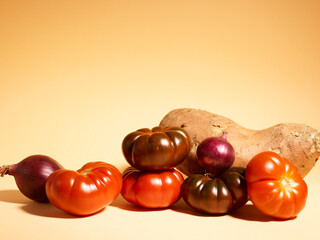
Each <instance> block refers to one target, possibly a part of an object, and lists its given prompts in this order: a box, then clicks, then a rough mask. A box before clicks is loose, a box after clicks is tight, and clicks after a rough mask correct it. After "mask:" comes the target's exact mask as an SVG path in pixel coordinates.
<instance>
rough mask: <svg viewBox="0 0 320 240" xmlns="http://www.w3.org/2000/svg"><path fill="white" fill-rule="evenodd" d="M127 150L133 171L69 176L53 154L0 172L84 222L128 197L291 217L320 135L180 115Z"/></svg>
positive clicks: (98, 165) (109, 168)
mask: <svg viewBox="0 0 320 240" xmlns="http://www.w3.org/2000/svg"><path fill="white" fill-rule="evenodd" d="M121 147H122V152H123V155H124V158H125V160H126V161H127V162H128V163H129V165H130V166H129V167H128V168H127V169H126V170H125V171H124V172H123V173H121V172H120V171H119V170H118V169H117V168H116V167H115V166H113V165H111V164H109V163H106V162H89V163H87V164H85V165H84V166H83V167H81V168H80V169H79V170H77V171H73V170H67V169H64V168H63V167H62V165H61V164H60V163H58V162H57V161H56V160H54V159H52V158H51V157H49V156H45V155H32V156H29V157H27V158H25V159H24V160H22V161H20V162H19V163H17V164H12V165H5V166H2V167H0V176H4V175H12V176H14V178H15V181H16V184H17V187H18V188H19V190H20V191H21V192H22V193H23V194H24V195H25V196H26V197H28V198H30V199H32V200H34V201H38V202H50V203H51V204H53V205H54V206H55V207H57V208H59V209H61V210H62V211H65V212H67V213H70V214H73V215H78V216H86V215H91V214H95V213H98V212H99V211H101V210H102V209H104V208H105V207H106V206H108V205H109V204H110V203H112V202H113V201H114V200H115V199H116V198H117V196H118V195H119V194H120V193H121V195H122V196H123V198H124V199H126V200H127V201H128V202H130V203H132V204H135V205H138V206H140V207H144V208H150V209H159V208H160V209H162V208H168V207H170V206H171V205H172V204H174V203H175V202H177V201H178V200H179V199H180V198H181V197H182V198H183V200H184V201H185V202H186V204H187V205H189V206H190V207H191V208H192V209H194V210H195V211H200V212H203V213H206V214H211V215H222V214H227V213H228V212H230V211H233V210H235V209H238V208H240V207H242V206H243V205H245V204H246V203H247V202H248V200H250V201H251V202H252V204H253V205H254V206H255V207H256V208H257V209H258V210H260V211H261V212H262V213H264V214H266V215H269V216H272V217H274V218H277V219H291V218H294V217H295V216H297V215H298V214H299V212H301V211H302V209H303V208H304V206H305V204H306V199H307V195H308V187H307V184H306V183H305V181H304V180H303V177H304V176H305V175H306V174H307V173H308V172H309V171H310V170H311V169H312V167H313V166H314V165H315V163H316V161H317V160H318V159H320V132H319V131H317V130H315V129H313V128H311V127H309V126H307V125H304V124H278V125H275V126H273V127H270V128H267V129H264V130H260V131H256V130H250V129H246V128H243V127H242V126H240V125H238V124H236V123H235V122H233V121H232V120H230V119H227V118H225V117H223V116H219V115H216V114H212V113H209V112H206V111H202V110H196V109H176V110H173V111H171V112H169V113H168V114H167V115H166V116H165V117H164V118H163V119H162V121H161V122H160V124H159V126H157V127H154V128H152V129H149V128H142V129H139V130H137V131H134V132H131V133H129V134H128V135H127V136H125V137H124V139H123V141H122V145H121ZM182 174H185V175H186V177H185V179H184V177H183V175H182Z"/></svg>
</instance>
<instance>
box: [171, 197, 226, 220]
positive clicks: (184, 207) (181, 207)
mask: <svg viewBox="0 0 320 240" xmlns="http://www.w3.org/2000/svg"><path fill="white" fill-rule="evenodd" d="M171 210H173V211H175V212H180V213H185V214H189V215H193V216H198V217H222V216H224V215H221V214H216V215H211V214H206V213H202V212H199V211H197V210H195V209H193V208H191V207H190V206H189V205H188V204H187V203H186V202H185V201H184V200H183V199H182V198H181V199H180V200H179V201H178V202H176V203H175V204H173V205H172V206H171Z"/></svg>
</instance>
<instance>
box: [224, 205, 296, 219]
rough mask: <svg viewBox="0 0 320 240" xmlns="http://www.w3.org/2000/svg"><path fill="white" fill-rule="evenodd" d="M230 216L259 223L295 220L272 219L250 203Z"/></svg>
mask: <svg viewBox="0 0 320 240" xmlns="http://www.w3.org/2000/svg"><path fill="white" fill-rule="evenodd" d="M228 215H229V216H231V217H234V218H238V219H242V220H246V221H258V222H283V221H290V220H293V219H295V218H291V219H284V220H282V219H276V218H273V217H270V216H268V215H265V214H263V213H262V212H260V211H259V210H258V209H257V208H256V207H255V206H254V205H253V204H252V203H250V202H248V203H247V204H246V205H244V206H243V207H241V208H239V209H236V210H234V211H232V212H230V213H229V214H228Z"/></svg>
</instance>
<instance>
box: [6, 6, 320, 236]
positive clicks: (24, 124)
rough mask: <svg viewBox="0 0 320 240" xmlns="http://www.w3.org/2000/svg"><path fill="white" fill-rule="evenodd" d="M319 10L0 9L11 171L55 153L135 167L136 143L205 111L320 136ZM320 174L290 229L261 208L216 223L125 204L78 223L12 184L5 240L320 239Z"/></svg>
mask: <svg viewBox="0 0 320 240" xmlns="http://www.w3.org/2000/svg"><path fill="white" fill-rule="evenodd" d="M319 12H320V1H316V0H315V1H308V0H307V1H235V0H234V1H213V0H211V1H209V0H208V1H203V0H198V1H182V0H181V1H179V0H177V1H139V0H136V1H97V0H94V1H60V0H58V1H15V0H11V1H5V0H2V1H0V34H1V36H0V133H1V134H0V146H1V151H0V165H3V164H9V163H16V162H19V161H20V160H22V159H23V158H25V157H27V156H29V155H32V154H37V153H39V154H46V155H49V156H51V157H53V158H55V159H56V160H58V161H59V162H60V163H61V164H62V165H63V166H64V167H65V168H70V169H78V168H80V167H81V166H82V165H83V164H85V163H86V162H89V161H96V160H103V161H106V162H109V163H112V164H114V165H116V166H117V167H118V168H119V169H123V167H124V166H125V165H126V162H125V160H124V158H123V156H122V153H121V148H120V146H121V141H122V139H123V138H124V136H125V135H126V134H127V133H129V132H131V131H133V130H136V129H138V128H141V127H153V126H156V125H157V124H158V123H159V122H160V120H161V119H162V117H163V116H164V115H165V114H166V113H167V112H169V111H170V110H172V109H174V108H179V107H193V108H201V109H204V110H208V111H211V112H214V113H217V114H220V115H224V116H226V117H229V118H231V119H233V120H234V121H236V122H238V123H239V124H241V125H243V126H245V127H248V128H253V129H262V128H266V127H269V126H271V125H273V124H276V123H280V122H298V123H306V124H309V125H310V126H312V127H314V128H317V129H320V111H319V92H320V66H319V65H320V14H319ZM319 174H320V168H319V166H316V167H315V168H314V169H313V170H312V171H311V172H310V173H309V175H308V176H307V177H306V178H305V180H306V182H307V184H308V186H309V198H308V202H307V205H306V207H305V209H304V210H303V211H302V212H301V214H300V215H299V216H298V217H297V218H296V219H294V220H291V221H284V222H278V221H274V220H273V219H271V218H269V217H266V216H263V215H262V214H260V213H259V212H258V211H257V210H255V208H254V207H252V206H251V205H248V206H245V207H243V208H242V209H240V210H238V211H237V212H235V213H234V214H232V215H226V216H222V217H206V216H201V215H198V214H196V213H195V212H193V211H191V210H190V209H189V208H188V207H187V206H186V205H185V204H184V203H183V201H180V202H178V203H177V204H176V205H175V206H174V207H173V208H172V209H168V210H163V211H141V210H139V209H137V208H135V207H134V206H132V205H130V204H128V203H126V202H125V201H124V200H123V199H122V198H121V197H119V198H118V199H117V200H116V201H115V202H114V203H113V204H112V205H111V206H109V207H108V208H107V209H105V211H103V212H101V213H99V214H97V215H94V216H91V217H86V218H74V217H73V216H70V215H67V214H65V213H63V212H61V211H60V210H58V209H56V208H54V207H53V206H51V205H50V204H38V203H35V202H32V201H30V200H28V199H26V198H25V197H24V196H23V195H21V194H20V193H19V191H18V190H17V188H16V185H15V182H14V179H13V178H12V177H9V176H7V177H5V178H1V179H0V211H1V218H0V232H1V234H0V237H1V239H4V240H6V239H22V238H23V239H70V238H72V239H89V238H90V239H107V238H108V239H128V238H131V239H164V238H170V239H200V238H206V239H208V238H210V239H211V238H212V239H213V238H217V239H218V238H224V239H234V238H237V239H257V238H259V239H283V238H284V237H285V238H286V239H308V240H310V239H320V234H319V233H318V232H317V229H318V223H317V219H318V217H319V214H320V208H319V197H320V189H319V184H320V177H319Z"/></svg>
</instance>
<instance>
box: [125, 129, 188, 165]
mask: <svg viewBox="0 0 320 240" xmlns="http://www.w3.org/2000/svg"><path fill="white" fill-rule="evenodd" d="M190 146H191V141H190V138H189V136H188V134H187V133H186V132H185V131H184V130H183V129H182V128H178V127H154V128H152V129H151V130H150V129H148V128H142V129H139V130H137V131H135V132H132V133H129V134H128V135H127V136H126V137H125V138H124V139H123V141H122V152H123V155H124V157H125V159H126V160H127V162H128V163H129V164H130V165H131V166H132V167H134V168H136V169H139V170H141V171H161V170H168V169H171V168H174V167H175V166H177V165H178V164H180V163H181V162H182V161H183V160H184V159H185V158H186V157H187V156H188V153H189V151H190Z"/></svg>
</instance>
